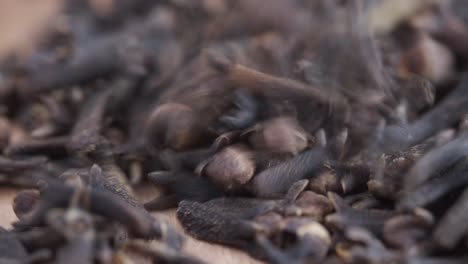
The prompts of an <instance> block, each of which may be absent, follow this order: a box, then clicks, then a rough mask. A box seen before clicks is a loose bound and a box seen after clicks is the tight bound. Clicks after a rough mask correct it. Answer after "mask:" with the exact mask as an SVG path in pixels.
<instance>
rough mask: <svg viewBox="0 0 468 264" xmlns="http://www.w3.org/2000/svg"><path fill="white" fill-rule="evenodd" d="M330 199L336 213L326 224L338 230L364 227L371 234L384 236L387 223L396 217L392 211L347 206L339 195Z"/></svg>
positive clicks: (326, 219) (330, 216) (329, 217)
mask: <svg viewBox="0 0 468 264" xmlns="http://www.w3.org/2000/svg"><path fill="white" fill-rule="evenodd" d="M328 197H329V199H330V200H331V202H332V203H333V206H334V207H335V211H336V213H334V214H331V215H327V216H326V218H325V223H326V224H327V225H329V226H331V227H334V228H337V229H347V228H350V227H362V228H365V229H367V230H369V231H370V232H372V233H374V234H377V235H380V234H382V231H383V227H384V224H385V221H386V220H388V219H390V218H391V217H392V216H394V215H396V213H395V212H394V211H390V210H374V209H371V210H357V209H354V208H352V207H350V206H349V205H347V204H345V202H344V201H343V199H342V198H341V197H339V196H338V195H337V194H334V193H329V194H328Z"/></svg>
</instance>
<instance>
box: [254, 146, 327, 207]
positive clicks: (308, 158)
mask: <svg viewBox="0 0 468 264" xmlns="http://www.w3.org/2000/svg"><path fill="white" fill-rule="evenodd" d="M326 159H327V153H326V150H324V149H323V148H320V147H316V148H313V149H310V150H307V151H305V152H303V153H301V154H300V155H297V156H296V157H294V158H292V159H290V160H287V161H285V162H283V163H281V164H278V165H276V166H274V167H271V168H269V169H266V170H264V171H262V172H260V173H259V174H258V175H256V176H255V177H254V178H253V180H252V189H253V191H254V192H255V194H256V195H257V196H258V197H264V198H281V196H282V195H284V194H285V193H286V191H287V190H288V189H289V187H290V186H291V185H292V184H293V183H294V182H296V181H298V180H301V179H307V178H313V177H315V176H316V175H317V173H318V172H320V170H322V169H323V164H324V162H325V161H326Z"/></svg>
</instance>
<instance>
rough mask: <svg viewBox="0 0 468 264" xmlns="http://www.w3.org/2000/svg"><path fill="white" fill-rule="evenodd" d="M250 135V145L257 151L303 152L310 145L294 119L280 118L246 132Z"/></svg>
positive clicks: (294, 153) (306, 136)
mask: <svg viewBox="0 0 468 264" xmlns="http://www.w3.org/2000/svg"><path fill="white" fill-rule="evenodd" d="M244 134H247V135H249V143H250V144H251V145H252V147H253V148H254V149H255V150H260V151H267V152H273V153H291V154H293V155H296V154H298V153H300V152H302V151H303V150H304V149H305V148H306V147H307V146H308V144H309V137H308V135H307V134H306V132H305V131H304V129H302V128H301V127H300V125H299V124H298V123H297V121H295V120H294V119H292V118H288V117H279V118H274V119H270V120H268V121H267V122H265V123H263V124H260V125H257V126H256V127H253V128H252V129H251V131H247V132H244Z"/></svg>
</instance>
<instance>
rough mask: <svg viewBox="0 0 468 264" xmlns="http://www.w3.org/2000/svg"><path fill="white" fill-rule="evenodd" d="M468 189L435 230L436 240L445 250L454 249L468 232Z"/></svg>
mask: <svg viewBox="0 0 468 264" xmlns="http://www.w3.org/2000/svg"><path fill="white" fill-rule="evenodd" d="M466 210H468V189H465V191H464V192H463V194H462V195H461V197H460V198H459V200H458V201H457V202H455V204H454V205H452V206H451V207H450V209H449V210H448V211H447V212H446V213H445V215H444V217H443V218H442V219H441V220H440V222H439V224H438V225H437V227H436V229H435V230H434V233H433V237H434V240H435V241H436V242H437V243H438V244H439V245H440V246H442V247H444V248H453V247H455V246H456V244H457V243H458V242H459V241H460V240H461V239H462V238H463V236H464V235H466V233H467V232H468V225H467V221H468V219H466V218H467V216H466V214H465V213H464V212H466Z"/></svg>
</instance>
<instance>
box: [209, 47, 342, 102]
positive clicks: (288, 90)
mask: <svg viewBox="0 0 468 264" xmlns="http://www.w3.org/2000/svg"><path fill="white" fill-rule="evenodd" d="M210 63H211V65H212V67H213V68H214V69H216V70H217V71H219V72H220V73H223V74H225V75H226V77H227V78H228V79H229V81H230V82H232V83H233V84H235V85H237V86H240V87H245V89H248V91H251V92H252V94H254V95H262V96H266V97H271V98H275V97H276V98H282V99H284V98H287V97H288V95H289V96H290V97H296V99H297V98H299V97H301V96H303V97H306V98H310V99H312V100H316V101H317V102H319V103H321V104H325V105H328V104H331V105H334V106H341V107H342V106H344V105H346V104H347V102H346V100H345V99H344V98H343V97H342V96H341V95H339V94H333V93H332V92H330V90H321V89H318V88H316V87H312V86H309V85H307V84H304V83H301V82H298V81H295V80H292V79H285V78H279V77H275V76H271V75H268V74H265V73H262V72H259V71H256V70H254V69H251V68H248V67H246V66H243V65H240V64H235V63H231V62H229V61H228V60H227V59H225V58H220V57H215V56H211V57H210Z"/></svg>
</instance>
